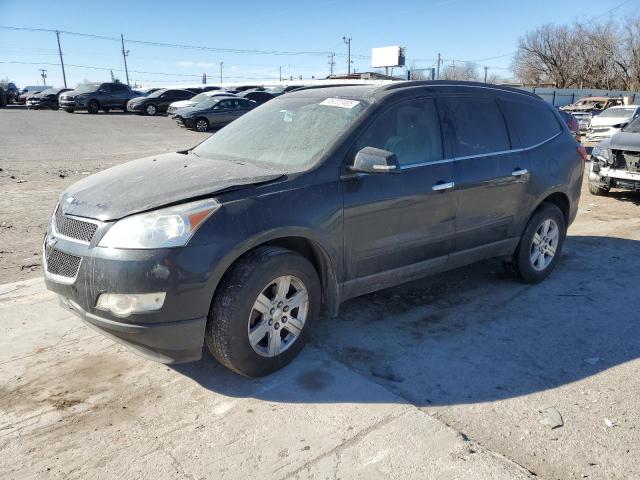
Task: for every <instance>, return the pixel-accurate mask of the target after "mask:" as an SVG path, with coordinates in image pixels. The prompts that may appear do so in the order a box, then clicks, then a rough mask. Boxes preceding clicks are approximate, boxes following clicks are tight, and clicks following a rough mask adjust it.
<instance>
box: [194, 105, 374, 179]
mask: <svg viewBox="0 0 640 480" xmlns="http://www.w3.org/2000/svg"><path fill="white" fill-rule="evenodd" d="M367 106H368V104H367V103H365V102H363V101H362V100H347V99H339V98H317V97H302V98H300V97H294V98H286V97H278V98H277V99H276V100H272V101H270V102H268V103H266V104H264V105H262V106H261V107H259V108H256V109H255V110H253V111H251V112H249V113H247V114H246V115H243V116H242V117H240V118H239V119H237V120H235V121H234V122H232V123H231V124H229V125H228V126H226V127H225V128H223V129H222V130H220V131H218V132H217V133H216V134H215V135H213V136H212V137H211V138H209V139H208V140H206V141H205V142H203V143H201V144H200V145H198V146H197V147H196V148H195V149H194V153H196V154H197V155H200V156H201V157H217V156H224V157H230V158H232V159H238V160H248V161H251V162H256V163H260V164H266V165H269V166H275V167H279V168H280V169H282V170H284V171H286V172H295V171H302V170H304V169H306V168H308V167H309V166H311V165H312V164H314V163H315V162H316V161H317V160H318V159H319V158H320V156H321V155H323V154H324V153H325V152H326V151H327V150H328V149H329V147H330V146H331V145H332V144H333V142H335V140H336V139H337V138H338V137H339V136H340V135H341V134H343V133H344V131H345V130H346V129H347V128H348V127H349V126H351V125H352V124H353V123H354V122H355V120H356V119H357V118H358V117H359V116H360V115H361V114H362V112H363V111H364V110H365V109H366V107H367Z"/></svg>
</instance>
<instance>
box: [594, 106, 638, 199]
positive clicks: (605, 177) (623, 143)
mask: <svg viewBox="0 0 640 480" xmlns="http://www.w3.org/2000/svg"><path fill="white" fill-rule="evenodd" d="M611 188H623V189H625V190H632V191H635V192H640V118H636V119H635V120H633V121H632V122H631V123H630V124H629V125H627V126H626V127H624V128H623V129H622V130H621V131H620V133H616V134H615V135H613V136H612V137H611V138H609V139H607V140H604V141H602V142H600V143H599V144H598V145H596V146H595V147H594V148H593V151H592V152H591V170H590V172H589V191H590V192H591V193H592V194H593V195H605V194H606V193H608V192H609V190H610V189H611Z"/></svg>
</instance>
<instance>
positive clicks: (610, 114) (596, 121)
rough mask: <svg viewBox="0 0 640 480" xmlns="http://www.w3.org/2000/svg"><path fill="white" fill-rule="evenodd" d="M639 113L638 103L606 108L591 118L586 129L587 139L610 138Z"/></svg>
mask: <svg viewBox="0 0 640 480" xmlns="http://www.w3.org/2000/svg"><path fill="white" fill-rule="evenodd" d="M638 114H640V105H620V106H617V107H610V108H607V109H606V110H605V111H604V112H602V113H601V114H600V115H597V116H595V117H593V118H592V119H591V123H590V124H589V129H588V130H587V141H590V142H594V141H600V140H604V139H606V138H610V137H612V136H613V135H615V134H616V133H618V132H619V131H620V130H622V128H623V127H625V126H626V125H628V124H629V123H630V122H631V121H632V120H634V119H635V118H636V117H637V116H638Z"/></svg>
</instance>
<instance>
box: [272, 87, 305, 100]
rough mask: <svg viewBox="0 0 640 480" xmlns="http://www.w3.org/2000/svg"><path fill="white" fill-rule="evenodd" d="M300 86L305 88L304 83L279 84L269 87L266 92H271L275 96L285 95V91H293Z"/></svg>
mask: <svg viewBox="0 0 640 480" xmlns="http://www.w3.org/2000/svg"><path fill="white" fill-rule="evenodd" d="M300 88H304V85H287V86H279V87H272V88H267V89H266V90H265V92H269V93H270V94H271V95H273V96H274V97H277V96H278V95H284V94H285V93H289V92H293V91H294V90H298V89H300Z"/></svg>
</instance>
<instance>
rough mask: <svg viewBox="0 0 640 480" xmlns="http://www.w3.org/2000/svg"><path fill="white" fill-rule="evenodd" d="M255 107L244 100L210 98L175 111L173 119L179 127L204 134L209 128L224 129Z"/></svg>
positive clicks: (252, 103) (253, 103)
mask: <svg viewBox="0 0 640 480" xmlns="http://www.w3.org/2000/svg"><path fill="white" fill-rule="evenodd" d="M255 106H256V103H255V102H252V101H251V100H247V99H244V98H225V97H211V98H209V99H207V100H204V101H202V102H200V103H198V104H197V105H194V106H193V107H185V108H180V109H178V110H176V112H175V113H174V114H173V118H175V119H176V122H177V123H178V125H180V126H181V127H186V128H191V129H193V130H197V131H198V132H206V131H207V130H209V128H211V127H224V126H225V125H227V124H229V123H231V122H233V121H234V120H235V119H236V118H238V117H241V116H242V115H244V114H245V113H247V112H248V111H249V110H252V109H253V108H254V107H255Z"/></svg>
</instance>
